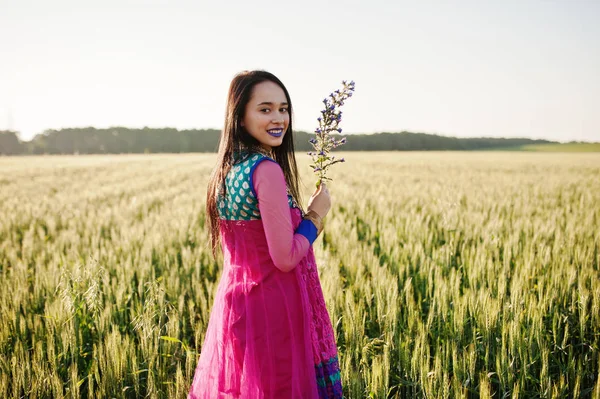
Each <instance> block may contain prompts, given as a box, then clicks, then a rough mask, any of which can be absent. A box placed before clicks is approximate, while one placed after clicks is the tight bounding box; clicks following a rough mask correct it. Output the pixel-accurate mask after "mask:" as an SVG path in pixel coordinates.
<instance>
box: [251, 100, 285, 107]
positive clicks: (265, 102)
mask: <svg viewBox="0 0 600 399" xmlns="http://www.w3.org/2000/svg"><path fill="white" fill-rule="evenodd" d="M261 105H273V103H272V102H270V101H263V102H262V103H260V104H257V107H258V106H261ZM280 105H288V103H281V104H280Z"/></svg>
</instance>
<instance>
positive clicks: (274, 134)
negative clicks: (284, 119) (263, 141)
mask: <svg viewBox="0 0 600 399" xmlns="http://www.w3.org/2000/svg"><path fill="white" fill-rule="evenodd" d="M267 133H269V134H270V135H271V136H273V137H281V135H282V134H283V131H281V133H271V132H269V131H267Z"/></svg>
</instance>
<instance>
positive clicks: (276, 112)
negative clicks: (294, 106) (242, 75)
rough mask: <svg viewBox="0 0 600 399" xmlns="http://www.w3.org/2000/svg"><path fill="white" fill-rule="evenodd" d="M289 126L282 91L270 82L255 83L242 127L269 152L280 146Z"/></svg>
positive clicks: (286, 104)
mask: <svg viewBox="0 0 600 399" xmlns="http://www.w3.org/2000/svg"><path fill="white" fill-rule="evenodd" d="M289 124H290V114H289V112H288V103H287V98H286V97H285V93H284V92H283V89H282V88H281V87H279V85H278V84H277V83H274V82H271V81H264V82H260V83H257V84H256V85H255V86H254V88H253V89H252V95H251V96H250V101H248V104H246V110H245V115H244V119H243V120H242V126H243V127H245V128H246V131H247V132H248V133H249V134H250V135H251V136H252V137H254V138H255V139H256V140H258V141H259V142H260V144H261V145H262V146H263V148H265V149H267V150H271V148H272V147H278V146H280V145H281V143H282V142H283V136H284V134H285V132H286V131H287V128H288V125H289Z"/></svg>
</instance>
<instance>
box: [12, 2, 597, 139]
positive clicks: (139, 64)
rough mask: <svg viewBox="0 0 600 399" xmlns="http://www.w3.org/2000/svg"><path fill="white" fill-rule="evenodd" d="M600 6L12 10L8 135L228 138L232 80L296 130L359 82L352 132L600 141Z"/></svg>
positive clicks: (154, 5) (350, 116)
mask: <svg viewBox="0 0 600 399" xmlns="http://www.w3.org/2000/svg"><path fill="white" fill-rule="evenodd" d="M598 21H600V1H597V0H562V1H559V0H545V1H541V0H540V1H534V0H520V1H519V0H503V1H459V0H454V1H448V0H439V1H433V0H431V1H419V2H417V1H400V0H395V1H392V0H389V1H383V0H370V1H348V0H345V1H338V0H335V1H295V2H287V1H264V2H258V1H248V0H243V1H241V0H240V1H238V0H235V1H222V2H220V1H214V0H213V1H203V0H196V1H180V0H177V1H174V0H171V1H168V2H167V1H150V0H147V1H128V0H118V1H116V0H102V1H81V0H79V1H68V0H52V1H48V0H44V1H42V0H19V1H17V0H14V1H13V0H0V49H1V50H0V129H7V128H9V129H13V130H17V131H20V132H21V137H22V138H23V139H30V138H31V137H33V135H35V134H37V133H41V132H43V131H44V130H45V129H60V128H63V127H83V126H95V127H97V128H104V127H109V126H117V125H118V126H126V127H132V128H139V127H143V126H149V127H175V128H178V129H188V128H217V129H220V128H221V127H222V125H223V117H224V112H225V99H226V94H227V88H228V87H229V82H230V81H231V79H232V78H233V76H234V75H235V74H236V73H237V72H239V71H242V70H245V69H265V70H268V71H270V72H272V73H274V74H275V75H277V76H278V77H279V78H280V79H281V80H282V81H283V82H284V84H285V85H286V86H287V88H288V90H289V92H290V95H291V97H292V103H293V105H294V118H295V119H294V123H295V129H297V130H305V131H309V132H312V131H313V130H314V129H315V128H316V127H317V121H316V118H317V117H318V115H319V111H320V110H321V106H322V102H321V101H322V99H323V98H324V97H325V96H327V95H328V94H329V93H330V92H331V91H333V90H335V89H337V88H339V87H340V85H341V81H342V80H344V79H346V80H354V81H355V82H356V92H355V95H354V96H353V97H352V98H351V99H350V100H348V102H347V103H346V105H345V106H344V107H343V111H344V117H343V121H342V123H341V127H342V128H343V129H344V133H374V132H382V131H402V130H408V131H413V132H425V133H436V134H442V135H446V136H456V137H481V136H484V137H529V138H545V139H550V140H556V141H570V140H583V141H600V72H599V71H600V23H599V22H598Z"/></svg>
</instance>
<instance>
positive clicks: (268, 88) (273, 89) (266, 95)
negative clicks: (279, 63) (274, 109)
mask: <svg viewBox="0 0 600 399" xmlns="http://www.w3.org/2000/svg"><path fill="white" fill-rule="evenodd" d="M250 102H252V103H254V104H261V103H276V104H281V103H287V98H286V97H285V93H284V91H283V89H282V88H281V87H279V85H278V84H277V83H274V82H271V81H265V82H260V83H258V84H256V85H255V86H254V88H253V89H252V97H251V98H250Z"/></svg>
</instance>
